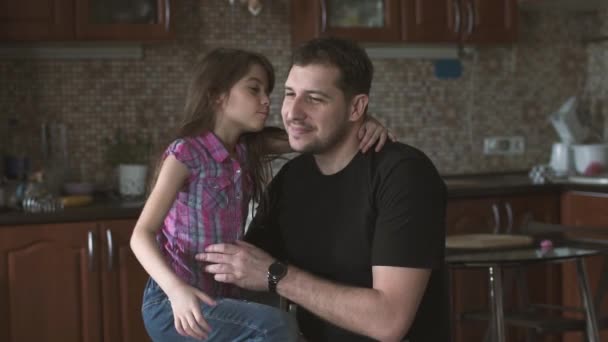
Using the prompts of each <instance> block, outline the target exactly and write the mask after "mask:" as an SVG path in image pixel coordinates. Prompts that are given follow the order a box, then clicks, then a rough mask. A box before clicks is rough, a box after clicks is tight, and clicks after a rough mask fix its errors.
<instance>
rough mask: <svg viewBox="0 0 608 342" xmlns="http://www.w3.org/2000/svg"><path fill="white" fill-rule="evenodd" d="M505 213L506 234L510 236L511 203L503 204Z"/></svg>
mask: <svg viewBox="0 0 608 342" xmlns="http://www.w3.org/2000/svg"><path fill="white" fill-rule="evenodd" d="M505 211H506V212H507V230H506V232H507V234H511V233H512V232H513V208H512V207H511V203H509V202H507V203H505Z"/></svg>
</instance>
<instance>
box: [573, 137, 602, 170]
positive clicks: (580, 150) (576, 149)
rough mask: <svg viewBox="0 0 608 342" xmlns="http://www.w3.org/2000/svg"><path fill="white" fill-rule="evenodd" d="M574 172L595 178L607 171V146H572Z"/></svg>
mask: <svg viewBox="0 0 608 342" xmlns="http://www.w3.org/2000/svg"><path fill="white" fill-rule="evenodd" d="M572 153H573V155H574V167H575V168H576V172H578V173H580V174H582V175H585V176H596V175H598V174H602V173H606V171H608V144H580V145H572Z"/></svg>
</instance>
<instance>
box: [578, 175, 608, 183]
mask: <svg viewBox="0 0 608 342" xmlns="http://www.w3.org/2000/svg"><path fill="white" fill-rule="evenodd" d="M568 182H570V183H577V184H591V185H608V177H607V176H603V177H587V176H570V177H568Z"/></svg>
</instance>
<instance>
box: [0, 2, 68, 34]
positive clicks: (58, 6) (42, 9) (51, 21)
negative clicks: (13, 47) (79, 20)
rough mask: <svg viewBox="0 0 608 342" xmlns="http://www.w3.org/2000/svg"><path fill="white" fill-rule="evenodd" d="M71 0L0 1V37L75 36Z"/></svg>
mask: <svg viewBox="0 0 608 342" xmlns="http://www.w3.org/2000/svg"><path fill="white" fill-rule="evenodd" d="M73 1H74V0H20V1H14V0H0V13H2V15H1V16H0V40H2V41H22V40H23V41H33V40H62V39H69V38H71V37H73V35H74V25H73V23H74V6H73V5H74V3H73Z"/></svg>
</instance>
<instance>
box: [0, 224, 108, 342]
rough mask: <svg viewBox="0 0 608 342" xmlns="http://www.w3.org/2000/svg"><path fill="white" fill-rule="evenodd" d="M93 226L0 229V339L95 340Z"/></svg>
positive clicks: (96, 287)
mask: <svg viewBox="0 0 608 342" xmlns="http://www.w3.org/2000/svg"><path fill="white" fill-rule="evenodd" d="M96 229H97V228H96V226H95V225H94V224H90V223H73V224H48V225H32V226H18V227H12V228H9V227H0V303H2V304H1V305H0V341H7V342H21V341H41V342H44V341H49V342H54V341H62V342H80V341H86V342H100V328H101V326H100V322H101V314H100V303H99V272H98V270H99V267H98V266H99V260H98V253H97V246H98V244H97V241H95V240H96V235H95V232H96ZM89 239H90V240H89Z"/></svg>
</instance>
